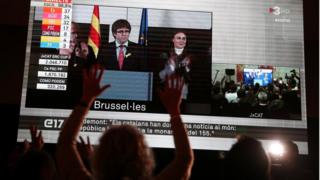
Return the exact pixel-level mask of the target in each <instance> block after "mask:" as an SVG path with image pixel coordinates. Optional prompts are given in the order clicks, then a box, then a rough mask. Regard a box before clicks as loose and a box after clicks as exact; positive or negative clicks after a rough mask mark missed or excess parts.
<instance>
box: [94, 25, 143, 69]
mask: <svg viewBox="0 0 320 180" xmlns="http://www.w3.org/2000/svg"><path fill="white" fill-rule="evenodd" d="M130 32H131V25H130V23H129V22H128V21H127V20H125V19H119V20H116V21H115V22H114V23H113V24H112V35H113V37H114V39H115V40H114V41H113V42H111V43H109V44H107V45H106V46H107V47H106V48H102V49H101V51H100V52H99V55H98V61H99V63H100V64H101V65H103V66H104V67H105V69H109V70H122V71H146V70H147V62H146V58H145V55H144V51H143V47H141V46H139V45H138V44H136V43H134V42H131V41H129V36H130Z"/></svg>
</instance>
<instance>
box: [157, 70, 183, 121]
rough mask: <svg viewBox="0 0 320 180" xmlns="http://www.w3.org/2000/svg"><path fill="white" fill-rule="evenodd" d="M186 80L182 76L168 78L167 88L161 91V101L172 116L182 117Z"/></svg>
mask: <svg viewBox="0 0 320 180" xmlns="http://www.w3.org/2000/svg"><path fill="white" fill-rule="evenodd" d="M183 85H184V80H183V78H182V77H181V76H178V75H175V74H173V75H171V76H167V77H166V81H165V87H164V89H163V90H162V91H160V93H159V95H160V99H161V101H162V103H163V105H164V107H165V108H166V110H167V111H168V113H169V114H170V115H171V116H177V115H180V104H181V98H182V97H181V93H182V88H183Z"/></svg>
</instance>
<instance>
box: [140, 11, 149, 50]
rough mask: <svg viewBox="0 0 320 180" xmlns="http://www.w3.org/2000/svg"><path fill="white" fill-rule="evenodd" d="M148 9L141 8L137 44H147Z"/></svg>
mask: <svg viewBox="0 0 320 180" xmlns="http://www.w3.org/2000/svg"><path fill="white" fill-rule="evenodd" d="M147 37H148V11H147V9H146V8H143V9H142V15H141V25H140V33H139V44H140V45H142V46H147V45H148V38H147Z"/></svg>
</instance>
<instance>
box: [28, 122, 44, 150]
mask: <svg viewBox="0 0 320 180" xmlns="http://www.w3.org/2000/svg"><path fill="white" fill-rule="evenodd" d="M29 130H30V134H31V141H32V142H31V148H32V149H34V150H38V151H41V150H42V148H43V146H44V141H43V138H42V131H39V132H38V128H37V126H35V125H32V126H31V127H30V128H29Z"/></svg>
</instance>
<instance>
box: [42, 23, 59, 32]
mask: <svg viewBox="0 0 320 180" xmlns="http://www.w3.org/2000/svg"><path fill="white" fill-rule="evenodd" d="M60 28H61V26H59V25H49V24H42V27H41V30H42V31H59V32H60Z"/></svg>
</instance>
